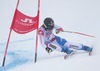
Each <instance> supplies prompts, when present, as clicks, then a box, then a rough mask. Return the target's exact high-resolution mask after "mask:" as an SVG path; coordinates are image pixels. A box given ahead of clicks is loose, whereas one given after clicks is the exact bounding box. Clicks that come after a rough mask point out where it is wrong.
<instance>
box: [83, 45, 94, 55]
mask: <svg viewBox="0 0 100 71" xmlns="http://www.w3.org/2000/svg"><path fill="white" fill-rule="evenodd" d="M82 50H84V51H87V52H89V56H90V55H91V52H92V50H93V48H92V47H89V46H85V45H84V46H83V47H82Z"/></svg>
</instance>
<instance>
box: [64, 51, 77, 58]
mask: <svg viewBox="0 0 100 71" xmlns="http://www.w3.org/2000/svg"><path fill="white" fill-rule="evenodd" d="M76 51H77V50H74V51H73V52H72V53H71V54H67V55H65V56H64V59H67V58H69V57H70V56H72V55H74V54H75V52H76Z"/></svg>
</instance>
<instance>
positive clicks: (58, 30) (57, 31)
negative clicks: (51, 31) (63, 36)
mask: <svg viewBox="0 0 100 71" xmlns="http://www.w3.org/2000/svg"><path fill="white" fill-rule="evenodd" d="M62 31H63V29H62V28H59V29H56V30H55V32H56V34H58V33H59V32H62Z"/></svg>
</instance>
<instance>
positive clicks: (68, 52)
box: [62, 47, 75, 59]
mask: <svg viewBox="0 0 100 71" xmlns="http://www.w3.org/2000/svg"><path fill="white" fill-rule="evenodd" d="M62 52H64V53H66V54H67V55H65V56H64V59H67V58H68V57H69V56H71V55H72V54H74V52H75V51H73V50H69V49H68V48H66V47H63V48H62Z"/></svg>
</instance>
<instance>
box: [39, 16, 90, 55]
mask: <svg viewBox="0 0 100 71" xmlns="http://www.w3.org/2000/svg"><path fill="white" fill-rule="evenodd" d="M54 29H55V32H56V34H58V33H59V32H61V31H63V28H61V27H60V26H58V25H56V24H54V20H53V19H52V18H50V17H47V18H45V19H44V22H43V25H42V26H41V27H40V28H39V31H38V33H39V36H40V42H41V44H42V47H43V48H45V50H46V51H47V52H48V53H50V52H52V51H54V50H56V51H59V52H64V53H66V54H71V53H72V52H73V50H72V49H76V50H84V51H87V52H91V51H92V48H91V47H89V46H86V45H83V44H79V43H72V42H69V41H67V40H65V39H64V38H61V37H59V36H56V35H54V33H53V30H54ZM70 48H72V49H70Z"/></svg>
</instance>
